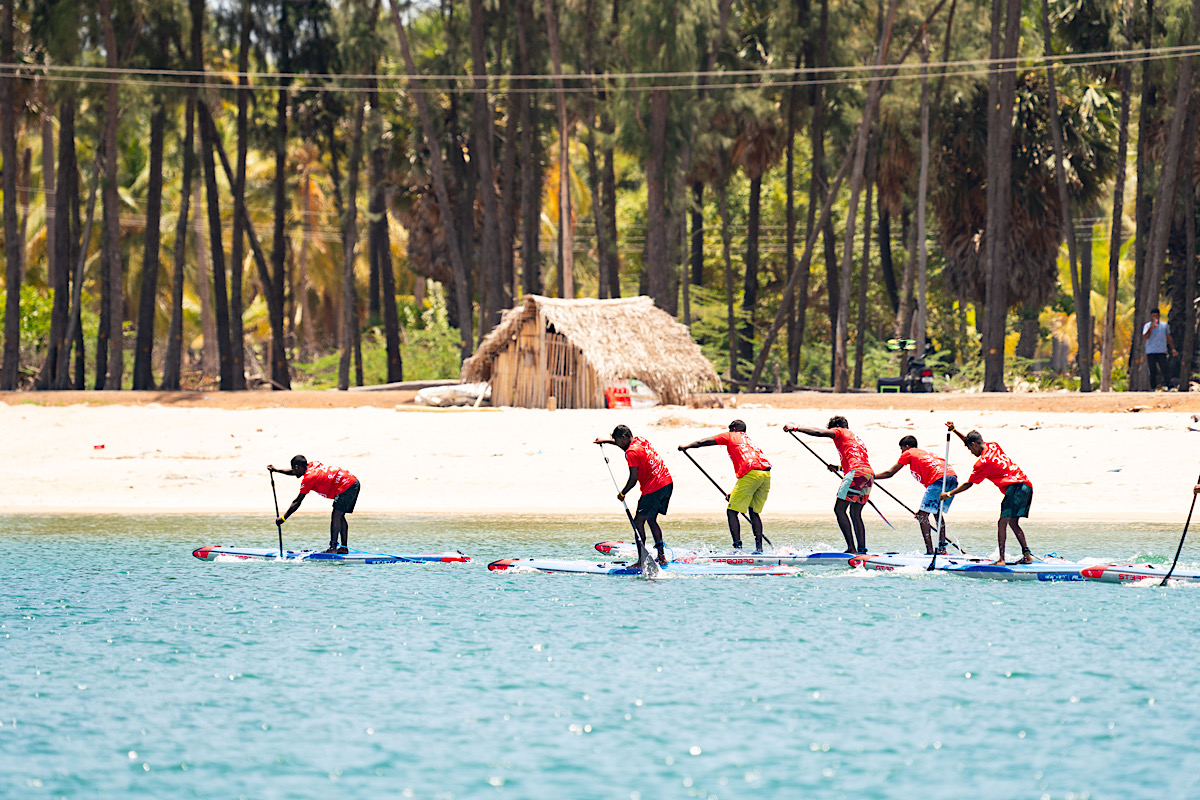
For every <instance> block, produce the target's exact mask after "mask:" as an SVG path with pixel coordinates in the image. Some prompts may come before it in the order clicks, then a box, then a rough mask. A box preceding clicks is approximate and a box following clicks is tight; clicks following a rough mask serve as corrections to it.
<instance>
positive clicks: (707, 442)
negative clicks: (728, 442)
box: [679, 436, 717, 450]
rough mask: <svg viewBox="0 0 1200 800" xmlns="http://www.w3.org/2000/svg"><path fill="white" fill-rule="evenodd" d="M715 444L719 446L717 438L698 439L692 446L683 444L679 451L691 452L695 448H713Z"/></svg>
mask: <svg viewBox="0 0 1200 800" xmlns="http://www.w3.org/2000/svg"><path fill="white" fill-rule="evenodd" d="M715 444H717V439H716V437H715V436H709V437H708V438H707V439H697V440H696V441H694V442H692V443H691V444H681V445H679V449H680V450H691V449H692V448H693V447H712V446H713V445H715Z"/></svg>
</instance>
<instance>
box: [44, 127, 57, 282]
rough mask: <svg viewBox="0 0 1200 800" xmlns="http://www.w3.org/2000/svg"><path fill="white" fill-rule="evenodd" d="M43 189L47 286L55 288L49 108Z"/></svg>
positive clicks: (54, 203) (54, 190) (54, 193)
mask: <svg viewBox="0 0 1200 800" xmlns="http://www.w3.org/2000/svg"><path fill="white" fill-rule="evenodd" d="M42 189H43V190H44V191H45V198H44V200H45V209H46V285H47V286H49V287H51V288H53V286H54V282H55V281H56V280H57V279H58V260H57V258H56V257H55V253H54V243H55V241H57V239H56V237H55V234H56V232H57V227H58V226H57V219H56V218H55V213H54V212H55V208H56V207H57V184H56V181H55V174H54V117H53V114H52V112H51V111H50V109H49V108H47V110H46V112H45V113H44V115H43V116H42Z"/></svg>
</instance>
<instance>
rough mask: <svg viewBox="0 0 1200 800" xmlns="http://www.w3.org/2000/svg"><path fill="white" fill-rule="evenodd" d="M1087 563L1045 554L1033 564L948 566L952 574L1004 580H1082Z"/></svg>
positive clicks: (947, 570)
mask: <svg viewBox="0 0 1200 800" xmlns="http://www.w3.org/2000/svg"><path fill="white" fill-rule="evenodd" d="M1086 568H1087V564H1076V563H1074V562H1072V561H1066V560H1064V559H1061V558H1056V557H1054V556H1044V557H1043V558H1041V559H1038V560H1036V561H1034V562H1033V563H1032V564H1003V565H1001V564H978V563H970V564H957V565H955V566H951V567H946V572H948V573H950V574H952V575H965V576H967V577H970V578H992V579H997V580H1002V581H1043V582H1049V581H1082V580H1086V578H1084V577H1083V570H1084V569H1086Z"/></svg>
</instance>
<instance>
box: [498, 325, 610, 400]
mask: <svg viewBox="0 0 1200 800" xmlns="http://www.w3.org/2000/svg"><path fill="white" fill-rule="evenodd" d="M491 383H492V400H491V402H492V405H493V406H517V407H520V408H546V407H547V405H548V404H549V399H550V398H551V397H554V398H555V403H556V406H557V407H558V408H603V407H604V387H603V386H601V385H600V381H599V379H598V377H597V376H596V372H595V370H593V369H592V367H591V365H590V364H588V362H587V359H586V358H584V355H583V351H582V350H580V349H579V348H578V347H576V346H575V345H573V344H571V342H570V341H569V340H568V339H567V337H565V336H563V335H562V334H559V333H552V332H550V331H547V330H546V321H545V319H544V318H543V317H542V315H541V314H538V315H537V316H535V317H531V318H529V319H526V320H525V321H524V322H522V323H521V327H520V329H519V331H518V333H517V335H516V337H515V338H514V339H513V340H511V341H510V342H509V343H508V346H507V347H505V348H504V349H503V350H501V351H500V352H498V353H497V354H496V356H495V358H494V359H493V360H492V378H491Z"/></svg>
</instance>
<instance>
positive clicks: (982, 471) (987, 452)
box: [968, 442, 1033, 492]
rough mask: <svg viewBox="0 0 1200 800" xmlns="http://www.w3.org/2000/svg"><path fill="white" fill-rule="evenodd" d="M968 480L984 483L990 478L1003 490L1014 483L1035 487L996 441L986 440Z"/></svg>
mask: <svg viewBox="0 0 1200 800" xmlns="http://www.w3.org/2000/svg"><path fill="white" fill-rule="evenodd" d="M968 480H970V482H971V483H983V482H984V481H985V480H989V481H991V482H992V483H994V484H996V488H997V489H999V490H1000V491H1002V492H1003V491H1004V490H1005V489H1007V488H1008V487H1009V486H1012V485H1013V484H1014V483H1024V484H1026V485H1028V486H1029V487H1030V488H1032V487H1033V483H1032V482H1031V481H1030V480H1029V478H1028V477H1026V476H1025V473H1024V472H1022V471H1021V468H1020V467H1018V466H1017V465H1016V464H1014V463H1013V462H1012V459H1011V458H1009V457H1008V456H1006V455H1005V454H1004V451H1003V450H1001V449H1000V445H998V444H996V443H995V442H984V444H983V453H981V454H980V456H979V460H978V461H976V462H975V466H974V467H972V469H971V477H970V478H968Z"/></svg>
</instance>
